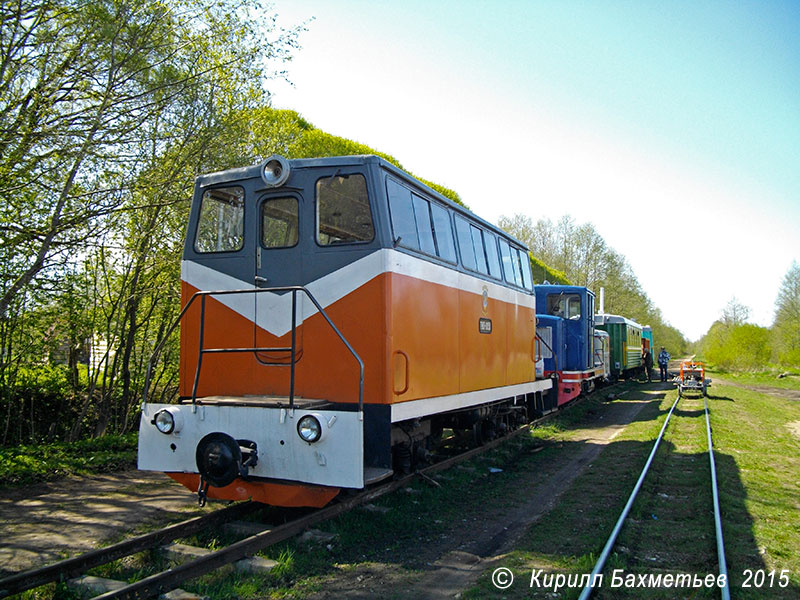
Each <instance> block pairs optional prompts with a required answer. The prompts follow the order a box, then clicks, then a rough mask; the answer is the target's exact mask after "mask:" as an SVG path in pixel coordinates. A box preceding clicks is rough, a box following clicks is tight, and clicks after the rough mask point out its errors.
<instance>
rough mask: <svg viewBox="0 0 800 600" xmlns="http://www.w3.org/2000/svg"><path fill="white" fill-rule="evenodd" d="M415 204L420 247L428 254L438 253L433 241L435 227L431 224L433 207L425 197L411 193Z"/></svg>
mask: <svg viewBox="0 0 800 600" xmlns="http://www.w3.org/2000/svg"><path fill="white" fill-rule="evenodd" d="M411 200H412V202H413V204H414V216H415V217H416V219H417V234H418V235H419V249H420V250H422V251H423V252H425V253H426V254H431V255H433V256H435V255H436V246H435V245H434V243H433V227H432V226H431V209H430V208H429V206H430V205H429V203H428V201H427V200H425V199H424V198H420V197H419V196H417V195H416V194H411Z"/></svg>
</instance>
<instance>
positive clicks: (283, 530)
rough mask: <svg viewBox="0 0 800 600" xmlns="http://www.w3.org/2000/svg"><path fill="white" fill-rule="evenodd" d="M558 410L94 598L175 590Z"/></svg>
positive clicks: (482, 449) (475, 452)
mask: <svg viewBox="0 0 800 600" xmlns="http://www.w3.org/2000/svg"><path fill="white" fill-rule="evenodd" d="M554 414H555V413H550V414H548V415H546V416H544V417H542V418H540V419H537V420H536V421H533V422H531V423H529V424H527V425H524V426H522V427H520V428H519V429H515V430H514V431H512V432H511V433H509V434H507V435H505V436H503V437H500V438H497V439H495V440H492V441H491V442H487V443H486V444H484V445H482V446H480V447H478V448H473V449H471V450H468V451H466V452H462V453H461V454H458V455H457V456H453V457H450V458H447V459H445V460H442V461H440V462H437V463H436V464H434V465H431V466H429V467H426V468H424V469H420V470H418V471H415V472H414V473H411V474H409V475H406V476H405V477H402V478H400V479H397V480H395V481H392V482H390V483H386V484H383V485H381V486H379V487H377V488H373V489H370V490H366V491H364V492H361V493H360V494H357V495H355V496H353V497H351V498H347V499H344V500H342V501H341V502H339V503H337V504H333V505H331V506H328V507H326V508H323V509H320V510H318V511H315V512H313V513H311V514H310V515H307V516H305V517H301V518H300V519H297V520H295V521H292V522H290V523H286V524H284V525H280V526H278V527H275V528H273V529H268V530H265V531H262V532H260V533H257V534H256V535H253V536H250V537H249V538H245V539H243V540H240V541H239V542H236V543H234V544H231V545H230V546H227V547H225V548H222V549H220V550H217V551H216V552H213V553H211V554H207V555H205V556H201V557H199V558H197V559H194V560H192V561H189V562H186V563H183V564H181V565H178V566H176V567H173V568H172V569H169V570H168V571H164V572H162V573H157V574H155V575H151V576H150V577H146V578H145V579H142V580H140V581H137V582H135V583H132V584H130V585H127V586H125V587H123V588H120V589H117V590H112V591H109V592H106V593H105V594H102V595H100V596H96V597H95V598H93V599H92V600H112V599H114V600H116V599H121V598H151V597H153V596H157V595H159V594H163V593H165V592H168V591H170V590H173V589H175V588H176V587H178V585H180V584H181V583H183V582H184V581H186V580H187V579H193V578H195V577H200V576H201V575H205V574H206V573H209V572H211V571H214V570H215V569H218V568H220V567H223V566H225V565H228V564H231V563H233V562H236V561H237V560H241V559H243V558H246V557H248V556H252V555H253V554H255V553H256V552H259V551H260V550H263V549H265V548H267V547H269V546H271V545H273V544H277V543H279V542H282V541H283V540H285V539H288V538H290V537H292V536H295V535H297V534H298V533H300V532H301V531H303V530H304V529H306V528H308V527H311V526H312V525H316V524H317V523H321V522H323V521H327V520H329V519H332V518H334V517H337V516H339V515H340V514H342V513H345V512H347V511H349V510H352V509H353V508H355V507H357V506H359V505H361V504H364V503H366V502H369V501H371V500H374V499H375V498H379V497H380V496H383V495H385V494H388V493H391V492H393V491H395V490H397V489H399V488H401V487H403V486H406V485H408V484H409V482H410V481H412V480H413V479H415V478H416V477H417V476H420V475H422V476H423V477H424V476H426V475H427V474H429V473H435V472H437V471H442V470H444V469H447V468H449V467H451V466H453V465H455V464H457V463H460V462H463V461H466V460H469V459H470V458H472V457H474V456H476V455H478V454H482V453H484V452H487V451H488V450H491V449H493V448H495V447H497V446H499V445H501V444H503V443H505V442H506V441H508V440H509V439H510V438H513V437H516V436H517V435H520V434H522V433H524V432H526V431H530V429H531V428H532V427H533V426H535V425H536V424H537V423H540V422H541V421H543V420H546V419H548V418H550V417H551V416H553V415H554Z"/></svg>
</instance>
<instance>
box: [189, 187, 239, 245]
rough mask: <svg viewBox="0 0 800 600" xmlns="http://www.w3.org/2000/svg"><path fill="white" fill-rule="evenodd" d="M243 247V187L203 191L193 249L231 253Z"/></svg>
mask: <svg viewBox="0 0 800 600" xmlns="http://www.w3.org/2000/svg"><path fill="white" fill-rule="evenodd" d="M243 246H244V190H243V189H242V188H240V187H227V188H216V189H213V190H206V191H205V193H203V199H202V201H201V204H200V218H199V220H198V224H197V234H196V235H195V239H194V249H195V251H197V252H203V253H208V252H235V251H236V250H241V249H242V247H243Z"/></svg>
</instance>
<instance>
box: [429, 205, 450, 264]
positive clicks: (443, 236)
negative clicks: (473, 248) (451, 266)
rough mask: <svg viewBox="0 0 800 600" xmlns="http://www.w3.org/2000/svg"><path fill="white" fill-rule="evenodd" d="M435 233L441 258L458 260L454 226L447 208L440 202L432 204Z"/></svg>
mask: <svg viewBox="0 0 800 600" xmlns="http://www.w3.org/2000/svg"><path fill="white" fill-rule="evenodd" d="M431 216H432V217H433V233H434V234H435V235H436V250H437V253H438V254H439V256H440V257H441V258H443V259H444V260H446V261H449V262H452V263H454V262H456V247H455V243H454V241H453V226H452V225H451V224H450V215H449V214H448V213H447V210H446V209H444V208H443V207H441V206H439V205H438V204H431Z"/></svg>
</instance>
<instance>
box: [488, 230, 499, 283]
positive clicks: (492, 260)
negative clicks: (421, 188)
mask: <svg viewBox="0 0 800 600" xmlns="http://www.w3.org/2000/svg"><path fill="white" fill-rule="evenodd" d="M483 241H484V242H486V260H487V262H488V265H489V275H491V276H492V277H494V278H495V279H502V278H503V274H502V272H501V271H500V258H499V257H498V255H497V236H496V235H495V234H493V233H489V232H488V231H484V232H483Z"/></svg>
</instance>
